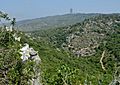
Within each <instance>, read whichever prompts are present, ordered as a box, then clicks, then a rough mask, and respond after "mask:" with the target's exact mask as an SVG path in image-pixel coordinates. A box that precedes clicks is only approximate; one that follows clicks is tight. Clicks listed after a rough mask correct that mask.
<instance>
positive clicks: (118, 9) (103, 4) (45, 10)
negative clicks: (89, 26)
mask: <svg viewBox="0 0 120 85" xmlns="http://www.w3.org/2000/svg"><path fill="white" fill-rule="evenodd" d="M70 8H72V9H73V13H120V0H0V11H4V12H6V13H8V14H9V15H10V17H15V18H17V20H24V19H33V18H40V17H45V16H53V15H62V14H68V13H69V12H70Z"/></svg>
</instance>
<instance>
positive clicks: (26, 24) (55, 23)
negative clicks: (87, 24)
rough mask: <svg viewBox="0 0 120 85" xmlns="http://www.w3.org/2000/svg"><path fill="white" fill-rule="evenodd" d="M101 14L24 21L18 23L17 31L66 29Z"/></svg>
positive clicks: (78, 14) (67, 15)
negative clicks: (65, 27)
mask: <svg viewBox="0 0 120 85" xmlns="http://www.w3.org/2000/svg"><path fill="white" fill-rule="evenodd" d="M97 15H99V14H94V13H93V14H92V13H91V14H81V13H77V14H65V15H56V16H48V17H43V18H37V19H31V20H23V21H19V22H17V23H16V27H18V28H17V29H19V30H21V31H35V30H40V29H48V28H55V27H61V26H62V27H64V26H67V25H72V24H75V23H78V22H82V21H83V20H84V19H87V18H90V17H94V16H97Z"/></svg>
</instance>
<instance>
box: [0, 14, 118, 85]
mask: <svg viewBox="0 0 120 85" xmlns="http://www.w3.org/2000/svg"><path fill="white" fill-rule="evenodd" d="M10 27H11V26H10ZM10 27H6V26H3V27H0V85H6V84H7V85H29V84H30V82H33V83H32V85H41V84H42V85H80V84H81V85H91V84H92V85H101V84H102V85H119V84H120V83H119V82H120V78H119V75H120V70H119V69H120V63H119V61H120V45H119V43H120V16H119V14H110V15H99V16H97V17H94V18H90V19H85V20H84V21H83V22H81V23H77V24H75V25H69V26H66V27H62V28H61V27H60V28H53V29H48V30H41V31H34V32H28V33H23V32H20V31H18V30H14V29H11V28H10ZM96 45H97V47H96ZM69 46H72V48H71V47H69ZM93 46H95V48H94V49H93V50H95V52H94V54H90V53H88V54H90V55H83V56H82V55H79V54H78V55H79V56H78V55H74V53H73V50H75V51H76V50H80V49H81V48H82V49H83V48H87V47H88V48H92V47H93ZM31 48H32V49H31ZM30 49H31V50H30ZM93 50H91V51H93ZM76 52H77V51H76ZM85 53H86V52H85ZM92 53H93V52H92ZM76 56H77V57H76ZM34 82H37V84H36V83H35V84H34ZM38 82H40V83H38Z"/></svg>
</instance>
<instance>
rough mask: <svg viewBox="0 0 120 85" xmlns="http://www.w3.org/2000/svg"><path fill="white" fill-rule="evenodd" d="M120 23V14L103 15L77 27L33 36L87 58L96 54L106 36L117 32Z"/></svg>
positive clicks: (71, 26)
mask: <svg viewBox="0 0 120 85" xmlns="http://www.w3.org/2000/svg"><path fill="white" fill-rule="evenodd" d="M119 23H120V15H119V14H102V15H99V16H96V17H94V18H90V19H85V20H84V21H83V22H81V23H77V24H75V25H70V26H66V27H60V28H55V29H49V30H46V31H44V30H41V31H36V32H32V35H33V36H36V37H37V36H39V37H41V38H46V40H48V41H49V42H52V43H53V44H54V45H56V46H58V47H61V46H62V47H63V48H64V49H68V50H70V51H71V52H73V53H74V54H76V55H77V54H79V55H81V56H87V55H92V54H94V53H95V50H94V49H95V48H97V47H98V46H99V44H100V42H101V41H102V40H103V39H104V38H105V37H106V36H109V35H110V33H113V32H115V31H116V29H117V27H118V26H119Z"/></svg>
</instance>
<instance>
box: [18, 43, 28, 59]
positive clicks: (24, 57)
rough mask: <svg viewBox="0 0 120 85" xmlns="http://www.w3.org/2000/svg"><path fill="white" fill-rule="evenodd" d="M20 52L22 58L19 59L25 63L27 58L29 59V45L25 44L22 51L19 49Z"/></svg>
mask: <svg viewBox="0 0 120 85" xmlns="http://www.w3.org/2000/svg"><path fill="white" fill-rule="evenodd" d="M20 50H21V51H22V52H20V54H22V56H21V59H22V60H23V61H26V60H28V58H29V57H30V54H29V51H30V50H29V45H28V44H25V46H24V47H23V48H22V49H20Z"/></svg>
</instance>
